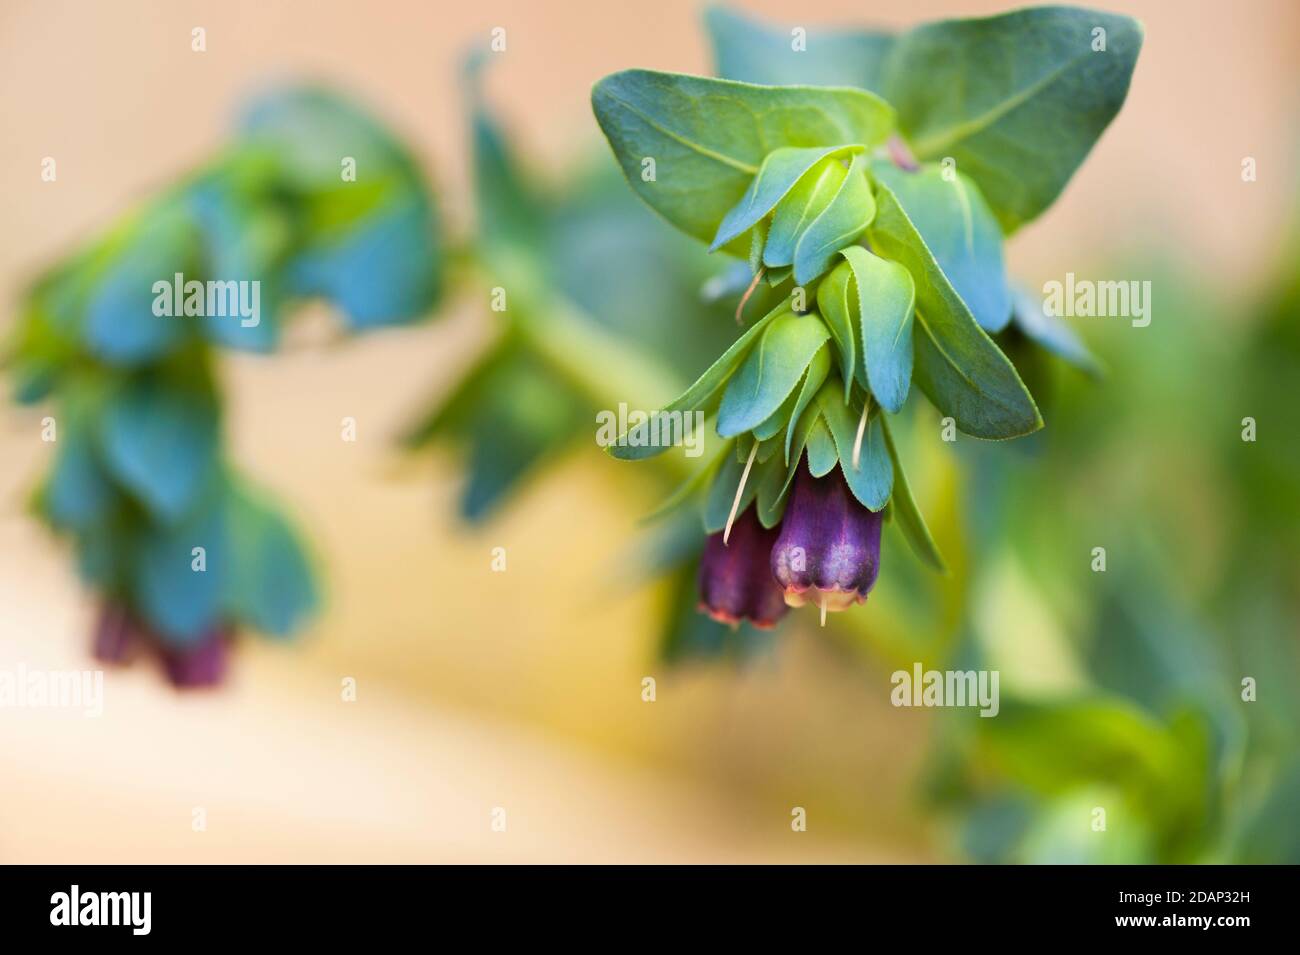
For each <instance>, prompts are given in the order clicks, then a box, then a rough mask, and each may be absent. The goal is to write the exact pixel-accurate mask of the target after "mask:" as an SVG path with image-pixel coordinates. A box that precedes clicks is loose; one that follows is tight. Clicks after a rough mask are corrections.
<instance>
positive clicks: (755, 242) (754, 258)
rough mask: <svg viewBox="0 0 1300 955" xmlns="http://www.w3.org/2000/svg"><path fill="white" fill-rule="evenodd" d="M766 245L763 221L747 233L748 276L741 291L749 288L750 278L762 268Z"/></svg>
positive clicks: (765, 224)
mask: <svg viewBox="0 0 1300 955" xmlns="http://www.w3.org/2000/svg"><path fill="white" fill-rule="evenodd" d="M766 245H767V220H766V219H763V220H760V221H759V222H757V223H755V224H754V228H753V230H752V231H751V232H750V233H749V276H748V277H747V281H746V282H745V284H744V285H742V286H741V287H740V288H741V291H742V292H743V291H744V290H745V289H746V288H748V287H749V285H750V281H752V277H753V276H755V275H757V274H758V270H759V269H761V268H762V267H763V249H764V248H765V247H766Z"/></svg>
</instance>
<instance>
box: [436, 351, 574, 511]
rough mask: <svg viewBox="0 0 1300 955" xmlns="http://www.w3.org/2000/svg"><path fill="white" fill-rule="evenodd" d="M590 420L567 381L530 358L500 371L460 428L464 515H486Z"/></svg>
mask: <svg viewBox="0 0 1300 955" xmlns="http://www.w3.org/2000/svg"><path fill="white" fill-rule="evenodd" d="M584 419H585V421H584ZM590 421H591V419H590V418H587V417H586V409H585V407H584V406H583V404H582V403H581V402H580V401H578V400H576V399H575V398H574V397H573V395H572V394H571V393H570V392H569V391H568V389H567V386H566V384H565V383H564V382H563V381H562V380H560V379H558V378H557V377H556V376H554V375H553V374H552V373H551V371H550V369H549V368H547V367H546V366H545V365H543V364H541V363H540V362H538V361H537V360H536V359H533V358H531V356H522V355H521V356H519V357H517V358H516V359H515V360H514V361H512V362H510V363H509V364H508V365H505V366H504V367H502V368H500V369H498V370H497V372H496V373H495V374H494V375H493V376H492V377H491V379H490V383H489V384H487V386H486V387H485V388H484V389H483V390H482V391H481V392H480V396H479V398H478V400H477V402H476V403H475V405H474V406H473V407H472V408H471V410H470V414H469V416H468V419H467V420H466V421H465V422H464V426H463V429H462V430H461V435H462V436H463V437H464V438H465V440H467V441H468V444H469V454H468V458H467V460H466V463H465V470H466V477H465V486H464V490H463V491H462V494H461V500H460V508H461V514H462V516H463V517H465V519H466V520H469V521H481V520H484V519H486V518H487V517H488V516H489V515H490V514H491V513H492V512H493V511H494V510H495V509H496V508H497V507H499V506H500V505H501V503H502V502H503V501H504V500H505V499H506V496H507V495H508V494H509V493H510V492H511V491H512V490H514V489H515V488H517V487H518V486H519V484H520V483H521V482H522V481H524V480H526V479H527V477H528V476H529V475H530V474H533V473H535V472H536V470H537V469H538V467H539V465H540V464H541V463H542V462H543V461H545V460H546V459H547V458H548V457H549V456H550V455H553V454H555V453H556V452H557V451H558V450H559V449H560V448H562V447H563V446H564V444H565V442H567V441H568V440H569V439H570V438H571V437H572V436H573V435H575V434H577V433H578V429H579V428H582V427H584V425H585V424H586V423H587V422H590ZM588 433H589V432H588Z"/></svg>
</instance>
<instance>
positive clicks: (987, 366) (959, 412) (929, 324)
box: [867, 183, 1043, 438]
mask: <svg viewBox="0 0 1300 955" xmlns="http://www.w3.org/2000/svg"><path fill="white" fill-rule="evenodd" d="M876 202H877V207H878V211H877V213H876V218H875V220H874V221H873V222H872V224H871V227H870V228H869V229H868V230H867V234H868V238H869V239H870V240H871V246H872V248H873V249H875V250H876V251H877V252H879V253H880V254H881V255H882V256H884V257H885V258H888V259H892V260H893V261H895V262H898V263H900V264H901V265H903V266H904V267H905V268H906V269H907V270H908V271H909V272H910V273H911V274H912V278H913V280H915V282H916V322H917V325H918V326H919V330H920V331H919V334H917V335H915V339H916V352H915V366H914V368H913V377H914V378H915V380H916V383H917V384H918V385H919V386H920V388H921V390H922V391H924V392H925V394H926V396H927V397H928V398H929V399H930V401H931V402H933V404H934V406H935V407H936V408H938V409H939V410H940V411H941V412H942V413H943V414H945V415H949V416H951V417H952V418H953V419H954V420H955V421H956V422H957V427H959V428H961V429H962V431H964V432H966V433H967V434H970V435H974V436H975V437H977V438H1014V437H1019V436H1020V435H1023V434H1029V433H1030V432H1032V431H1037V430H1038V429H1039V428H1041V427H1042V426H1043V419H1042V418H1041V417H1040V416H1039V414H1038V408H1037V407H1036V406H1035V405H1034V399H1033V398H1032V397H1030V394H1029V392H1028V391H1027V390H1026V388H1025V386H1024V383H1023V382H1022V381H1021V380H1020V376H1019V375H1017V374H1016V370H1015V368H1014V367H1013V366H1012V364H1011V362H1010V361H1009V360H1008V359H1007V356H1006V355H1004V354H1002V352H1001V351H999V350H998V347H997V346H996V345H995V344H993V341H992V339H990V338H989V336H988V335H987V334H986V333H985V332H984V330H983V329H981V328H980V327H979V325H978V324H976V322H975V319H974V317H973V316H972V315H971V313H970V310H969V309H967V308H966V305H965V303H964V302H962V300H961V297H960V296H958V295H957V293H956V292H955V291H953V288H952V286H951V285H950V284H949V283H948V280H947V279H946V278H945V277H944V274H943V270H942V269H941V268H940V267H939V263H938V262H937V261H936V260H935V258H934V256H933V254H931V252H930V250H929V249H928V248H926V245H925V242H924V241H923V240H922V239H921V236H920V235H919V234H918V233H917V231H916V227H915V226H914V225H913V224H912V221H911V220H910V219H909V218H908V217H907V213H906V212H904V211H903V209H902V207H901V206H900V205H899V203H898V199H897V198H896V197H895V196H894V194H893V192H892V191H891V190H890V189H889V187H888V186H886V185H885V184H883V183H877V193H876Z"/></svg>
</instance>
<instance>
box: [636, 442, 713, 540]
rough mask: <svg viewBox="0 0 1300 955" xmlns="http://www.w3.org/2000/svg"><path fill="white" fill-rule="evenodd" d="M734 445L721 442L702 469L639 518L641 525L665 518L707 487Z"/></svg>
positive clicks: (698, 469) (697, 470)
mask: <svg viewBox="0 0 1300 955" xmlns="http://www.w3.org/2000/svg"><path fill="white" fill-rule="evenodd" d="M734 443H735V442H734V441H726V442H723V445H722V448H721V449H720V450H719V451H718V453H717V454H715V455H714V456H713V458H712V460H710V461H709V463H708V464H706V465H704V467H702V468H697V469H696V471H695V473H693V474H692V475H691V476H690V477H688V478H687V479H686V480H685V481H683V482H682V483H681V484H679V485H678V486H677V487H676V489H675V490H674V491H673V492H672V493H671V494H669V495H668V497H667V498H665V499H664V501H663V502H662V503H660V504H659V506H658V507H656V508H655V509H654V510H653V511H651V512H650V513H649V514H647V515H646V516H645V517H643V518H641V523H643V524H648V523H650V522H651V521H657V520H659V519H660V518H661V517H666V516H667V515H668V514H671V513H672V512H673V511H675V510H677V508H679V507H681V506H682V505H683V504H685V503H686V502H687V501H689V500H690V499H691V498H692V497H694V496H695V494H696V492H698V491H699V490H700V489H702V488H703V487H705V486H706V485H709V484H710V482H711V481H712V480H713V478H714V476H715V475H716V474H717V473H718V469H719V468H721V467H722V462H723V461H725V460H727V459H728V458H730V457H731V450H732V445H733V444H734Z"/></svg>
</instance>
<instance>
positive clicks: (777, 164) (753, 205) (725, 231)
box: [709, 145, 852, 252]
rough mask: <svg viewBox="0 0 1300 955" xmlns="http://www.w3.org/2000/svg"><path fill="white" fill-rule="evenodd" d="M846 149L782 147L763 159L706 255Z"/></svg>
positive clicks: (758, 217)
mask: <svg viewBox="0 0 1300 955" xmlns="http://www.w3.org/2000/svg"><path fill="white" fill-rule="evenodd" d="M851 148H852V147H850V146H843V145H842V146H821V147H814V148H810V149H797V148H794V147H782V148H780V149H774V150H772V151H771V152H770V153H768V154H767V155H766V156H764V157H763V164H762V165H761V166H759V167H758V174H757V175H756V176H754V180H753V182H751V183H750V184H749V189H747V190H746V191H745V195H744V196H742V197H741V200H740V201H739V202H737V203H736V204H735V205H734V206H732V207H731V209H730V210H729V211H728V212H727V214H726V215H725V216H723V218H722V222H721V224H720V225H719V226H718V233H717V235H715V236H714V237H713V242H712V243H710V245H709V251H710V252H716V251H717V250H718V249H720V248H722V247H723V246H725V245H727V244H728V243H729V242H731V240H732V239H734V238H736V237H737V236H739V235H742V234H744V233H745V232H748V231H749V230H750V228H751V227H752V226H754V225H756V224H757V223H758V221H759V220H760V219H763V218H764V217H766V216H767V214H768V213H769V212H771V211H772V210H773V209H775V208H776V204H777V203H778V202H780V201H781V200H782V199H784V198H785V197H786V195H788V194H789V192H790V190H791V189H793V188H794V186H795V183H797V182H799V180H800V179H802V178H803V177H804V175H805V174H806V173H808V172H809V171H810V170H811V169H812V168H813V167H814V166H816V165H817V164H818V163H820V162H821V161H822V160H823V159H827V158H829V157H831V156H833V155H835V156H837V155H840V154H842V153H845V152H847V151H849V150H850V149H851Z"/></svg>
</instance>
